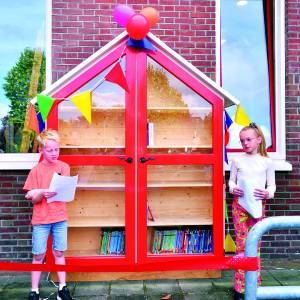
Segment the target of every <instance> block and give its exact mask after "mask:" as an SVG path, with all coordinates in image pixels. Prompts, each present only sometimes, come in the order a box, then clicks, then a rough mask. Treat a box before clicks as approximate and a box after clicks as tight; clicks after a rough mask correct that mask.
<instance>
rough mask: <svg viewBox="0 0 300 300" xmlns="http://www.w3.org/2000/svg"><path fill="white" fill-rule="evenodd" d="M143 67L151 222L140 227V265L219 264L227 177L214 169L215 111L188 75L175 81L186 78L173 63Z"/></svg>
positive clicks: (143, 180)
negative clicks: (219, 212)
mask: <svg viewBox="0 0 300 300" xmlns="http://www.w3.org/2000/svg"><path fill="white" fill-rule="evenodd" d="M153 56H154V57H155V58H156V59H158V61H159V60H160V59H159V57H158V58H157V57H156V55H153ZM164 63H166V65H167V67H168V68H167V67H164V66H163V64H164ZM144 64H145V68H146V74H147V76H146V78H145V81H146V82H145V84H144V86H146V91H147V92H146V97H145V99H144V101H143V100H141V99H140V101H139V104H140V106H139V107H138V111H139V112H140V115H141V118H140V119H139V120H138V123H139V124H140V131H139V132H138V137H139V139H138V145H139V149H140V153H139V154H138V157H139V165H138V170H139V171H138V172H139V173H138V174H139V175H140V179H139V184H138V195H140V196H141V197H140V198H139V200H138V205H139V211H140V212H141V211H143V210H144V211H146V214H144V215H145V217H140V218H139V223H138V225H139V230H138V232H139V235H138V240H139V241H140V242H139V243H138V244H139V245H140V246H139V254H140V256H139V259H140V261H141V262H149V261H152V262H159V261H168V262H170V261H174V262H175V261H178V260H184V259H186V258H187V257H190V258H194V259H198V260H199V258H200V257H206V258H207V257H213V256H214V255H215V254H216V253H218V251H219V250H218V251H215V245H214V240H215V235H217V236H219V235H220V233H219V232H218V229H217V226H215V225H216V224H214V218H215V217H216V215H215V216H214V208H215V207H216V206H217V204H216V203H217V202H220V200H221V199H220V197H221V196H222V194H221V193H219V194H218V193H217V192H216V187H217V186H219V188H220V187H221V186H220V182H221V181H220V179H221V178H218V176H216V175H217V174H218V173H219V172H220V170H221V169H218V168H216V167H215V165H216V162H217V159H220V157H221V154H222V153H221V149H220V147H216V148H214V147H215V139H214V137H213V134H214V130H213V128H214V124H215V123H214V120H213V115H214V113H216V110H215V106H214V103H213V101H208V100H207V99H206V98H204V97H203V96H202V95H201V93H200V92H199V89H198V90H195V89H193V88H192V87H191V86H193V85H192V81H193V80H194V79H193V78H191V79H189V78H188V77H185V76H187V75H188V74H184V73H183V72H180V73H179V74H180V75H179V74H176V72H178V71H181V70H180V69H178V68H177V66H172V62H170V61H168V60H165V59H163V60H162V61H160V63H158V62H157V61H156V60H155V59H152V58H151V57H149V56H148V57H147V59H145V61H144ZM170 70H172V72H171V71H170ZM175 75H176V76H175ZM180 76H182V78H180ZM189 80H190V81H189ZM186 82H189V83H191V85H188V84H187V83H186ZM200 91H201V90H200ZM219 126H220V124H219ZM219 128H220V129H221V127H219ZM221 144H222V142H221ZM217 154H218V155H217ZM221 159H222V158H221ZM219 163H222V160H221V161H219ZM215 196H216V197H217V198H218V200H216V199H215ZM138 197H139V196H138ZM222 201H223V199H222ZM221 205H222V204H221ZM141 215H142V213H140V214H139V216H141ZM221 231H222V229H221ZM218 248H220V244H219V243H217V249H218ZM219 253H220V251H219ZM177 267H178V266H177Z"/></svg>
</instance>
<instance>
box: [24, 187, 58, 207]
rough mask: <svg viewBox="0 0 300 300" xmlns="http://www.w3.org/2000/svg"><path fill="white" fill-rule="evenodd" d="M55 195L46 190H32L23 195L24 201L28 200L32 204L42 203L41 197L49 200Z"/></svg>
mask: <svg viewBox="0 0 300 300" xmlns="http://www.w3.org/2000/svg"><path fill="white" fill-rule="evenodd" d="M56 194H57V193H56V192H52V191H50V190H48V189H34V190H31V191H28V192H27V194H26V195H25V198H26V199H30V200H31V201H32V203H33V204H35V203H38V202H40V201H42V199H43V197H45V198H51V197H53V196H55V195H56Z"/></svg>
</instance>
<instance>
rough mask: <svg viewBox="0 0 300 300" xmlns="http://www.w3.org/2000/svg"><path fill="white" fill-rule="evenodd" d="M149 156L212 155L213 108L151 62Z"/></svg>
mask: <svg viewBox="0 0 300 300" xmlns="http://www.w3.org/2000/svg"><path fill="white" fill-rule="evenodd" d="M147 76H148V83H147V84H148V85H147V86H148V91H147V92H148V94H147V99H148V102H147V109H148V112H147V121H148V152H149V153H184V152H185V153H187V152H190V153H192V152H193V153H211V146H212V145H211V143H212V107H211V105H210V103H208V102H207V101H206V100H205V99H204V98H202V97H201V96H200V95H198V94H197V93H195V92H194V91H193V90H192V89H190V88H189V87H188V86H187V85H185V84H184V83H183V82H181V81H180V80H178V79H177V78H176V77H175V76H173V75H172V74H171V73H169V72H168V71H167V70H166V69H164V68H163V67H162V66H160V65H159V64H157V63H156V62H155V61H154V60H152V59H150V58H148V69H147Z"/></svg>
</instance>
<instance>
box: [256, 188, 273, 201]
mask: <svg viewBox="0 0 300 300" xmlns="http://www.w3.org/2000/svg"><path fill="white" fill-rule="evenodd" d="M253 194H254V197H255V198H257V200H263V199H268V197H269V192H268V191H267V190H263V189H255V190H254V193H253Z"/></svg>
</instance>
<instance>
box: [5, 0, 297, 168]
mask: <svg viewBox="0 0 300 300" xmlns="http://www.w3.org/2000/svg"><path fill="white" fill-rule="evenodd" d="M220 1H221V0H216V24H215V25H216V83H217V85H220V46H221V45H220ZM274 3H275V44H274V55H275V66H274V67H275V68H274V69H275V99H276V100H275V101H276V103H275V116H276V120H275V126H276V152H272V153H270V157H271V158H272V159H273V160H274V163H275V169H276V170H278V171H279V170H280V171H290V170H292V165H291V164H290V163H289V162H287V161H286V143H285V137H286V131H285V124H286V123H285V0H274ZM46 12H47V13H46V28H47V32H46V87H47V88H48V87H49V86H50V85H51V82H52V73H51V72H52V61H51V46H52V34H51V32H52V30H51V28H52V27H51V24H52V18H51V16H52V1H51V0H46ZM229 92H230V91H229ZM236 155H238V153H229V155H228V157H229V163H230V161H231V160H232V158H233V157H234V156H236ZM39 157H40V155H39V154H38V153H18V154H14V153H5V154H0V170H17V169H19V170H26V169H31V168H32V167H33V166H34V165H35V164H36V163H37V162H38V160H39ZM229 166H230V164H229ZM229 166H228V165H227V164H226V163H224V167H225V170H229Z"/></svg>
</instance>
